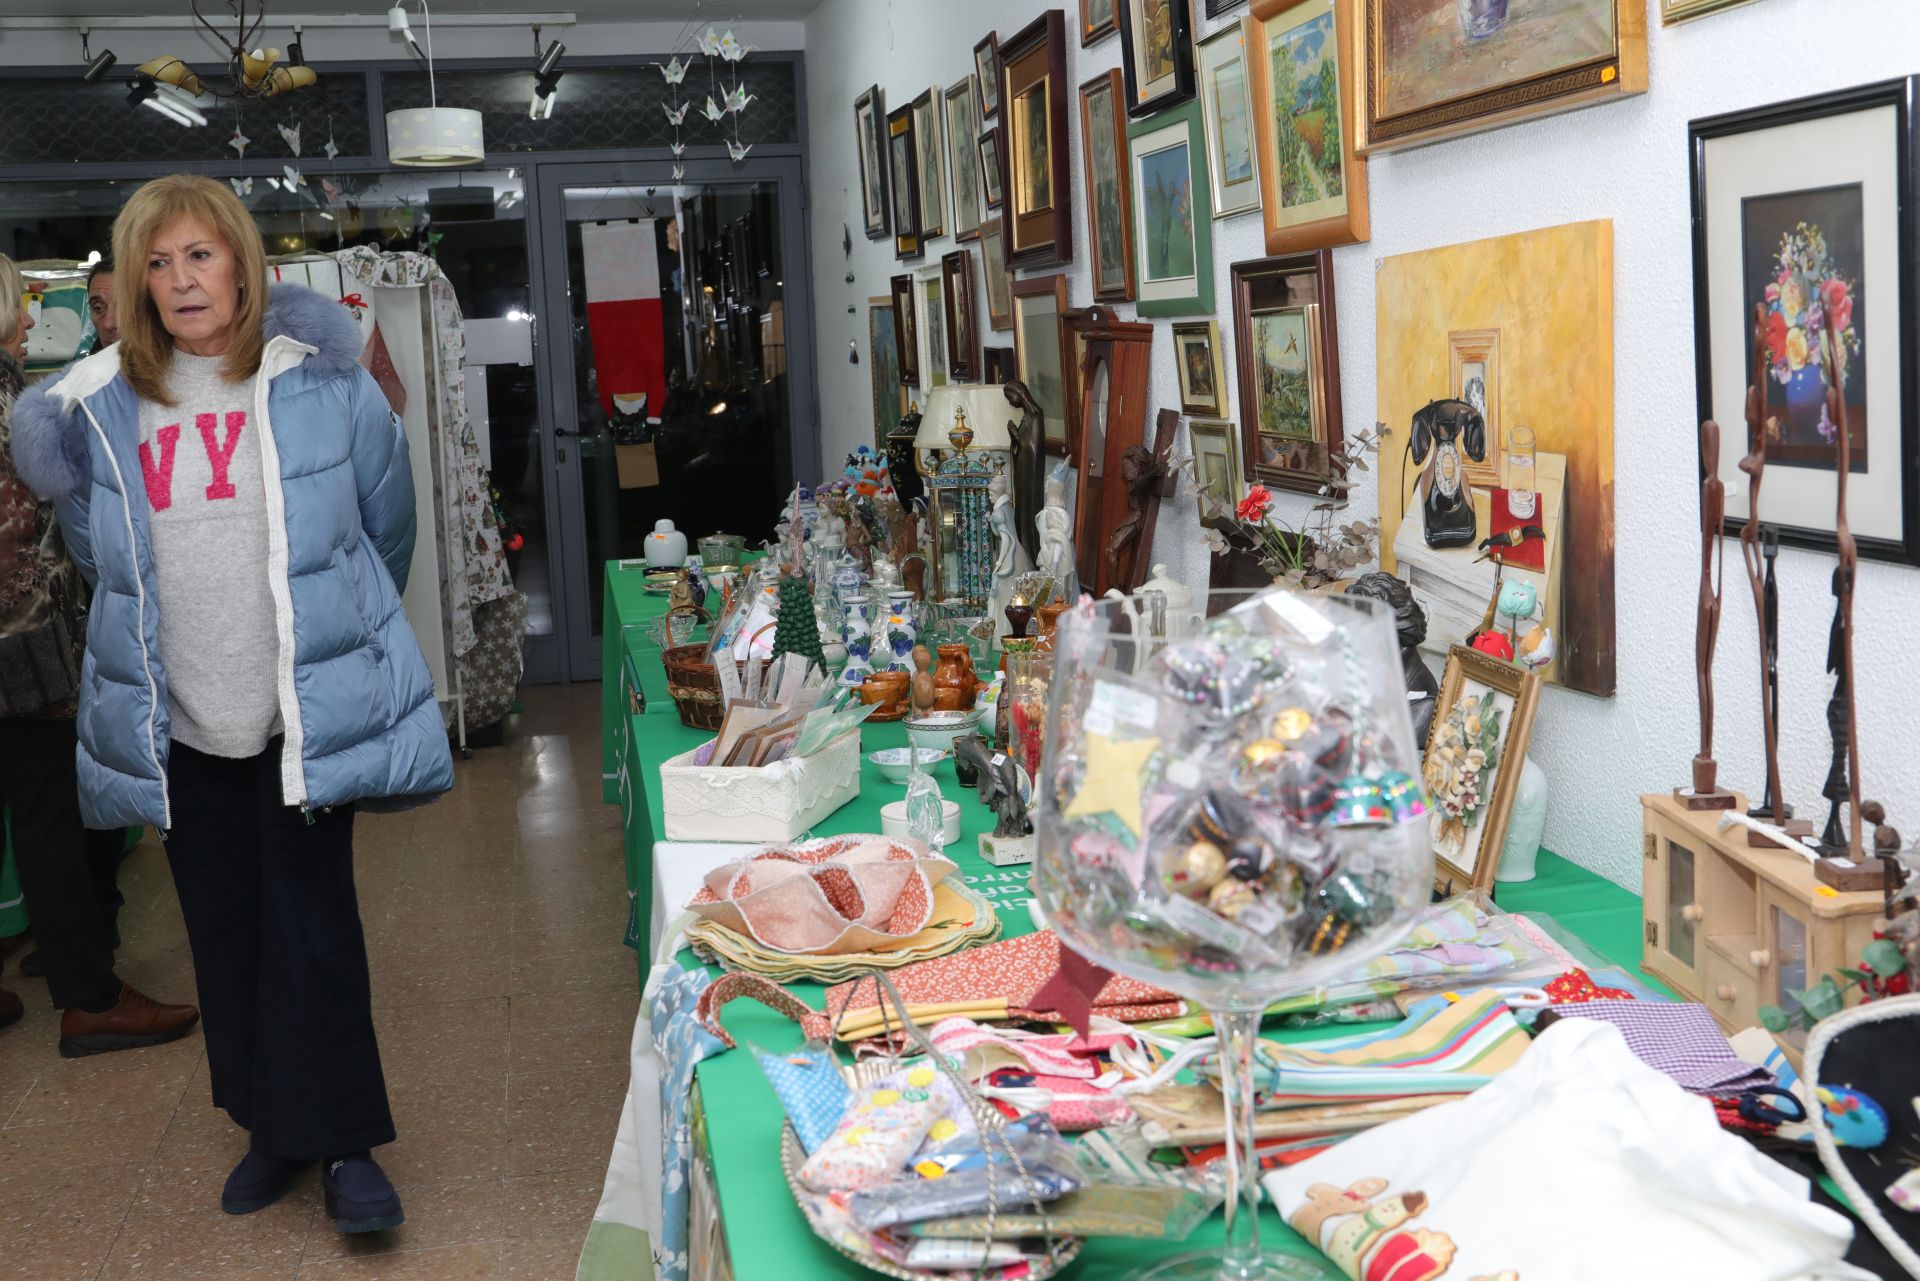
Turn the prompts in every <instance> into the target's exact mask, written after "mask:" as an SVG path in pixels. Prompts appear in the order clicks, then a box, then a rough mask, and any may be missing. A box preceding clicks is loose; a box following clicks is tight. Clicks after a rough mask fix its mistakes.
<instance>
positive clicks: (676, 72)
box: [653, 57, 692, 85]
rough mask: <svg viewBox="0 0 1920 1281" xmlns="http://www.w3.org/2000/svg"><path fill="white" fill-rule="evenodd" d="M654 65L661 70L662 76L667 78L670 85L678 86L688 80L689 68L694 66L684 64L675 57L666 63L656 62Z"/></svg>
mask: <svg viewBox="0 0 1920 1281" xmlns="http://www.w3.org/2000/svg"><path fill="white" fill-rule="evenodd" d="M653 65H654V66H656V67H658V68H660V74H661V75H663V76H665V77H666V80H667V83H668V84H670V85H677V84H679V83H680V82H681V81H682V80H685V79H686V78H687V68H688V67H689V66H690V65H692V64H690V63H685V62H682V61H680V59H679V58H678V57H674V58H671V59H669V60H668V61H666V62H656V63H654V64H653Z"/></svg>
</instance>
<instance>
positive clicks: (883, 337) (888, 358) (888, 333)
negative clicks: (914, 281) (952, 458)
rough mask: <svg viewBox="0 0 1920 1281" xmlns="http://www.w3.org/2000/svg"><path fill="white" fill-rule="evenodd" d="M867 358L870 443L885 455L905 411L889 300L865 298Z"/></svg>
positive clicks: (891, 303)
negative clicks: (870, 397) (870, 386)
mask: <svg viewBox="0 0 1920 1281" xmlns="http://www.w3.org/2000/svg"><path fill="white" fill-rule="evenodd" d="M867 355H868V357H869V359H868V362H867V374H868V376H869V377H870V378H871V379H872V380H873V442H874V447H875V448H877V449H879V450H880V451H881V452H883V453H884V452H885V451H886V448H887V436H888V434H889V433H891V432H892V431H893V430H894V429H895V428H896V427H898V426H899V425H900V419H901V417H902V416H903V415H905V413H906V410H907V395H906V392H905V391H904V390H903V389H902V387H901V381H900V334H899V331H898V330H897V329H896V328H895V326H894V321H893V299H892V298H891V297H886V298H869V299H867Z"/></svg>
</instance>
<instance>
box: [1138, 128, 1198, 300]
mask: <svg viewBox="0 0 1920 1281" xmlns="http://www.w3.org/2000/svg"><path fill="white" fill-rule="evenodd" d="M1136 169H1137V172H1136V173H1135V175H1134V181H1135V183H1136V185H1137V187H1138V190H1139V196H1138V199H1139V201H1140V208H1141V214H1142V218H1141V224H1140V227H1139V235H1140V236H1141V237H1142V248H1143V250H1144V253H1145V256H1146V276H1147V279H1148V280H1154V281H1163V280H1183V279H1188V278H1190V277H1192V275H1193V272H1194V257H1195V249H1194V243H1193V218H1194V210H1193V157H1192V155H1191V153H1190V152H1189V150H1188V147H1187V144H1186V143H1185V142H1179V143H1175V144H1174V145H1173V146H1170V147H1162V148H1160V149H1158V150H1156V151H1148V152H1143V153H1141V155H1140V156H1139V157H1138V158H1137V160H1136Z"/></svg>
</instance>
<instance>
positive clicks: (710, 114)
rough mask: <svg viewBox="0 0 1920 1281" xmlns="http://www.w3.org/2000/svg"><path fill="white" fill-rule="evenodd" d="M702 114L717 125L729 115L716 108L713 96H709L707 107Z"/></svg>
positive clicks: (702, 110)
mask: <svg viewBox="0 0 1920 1281" xmlns="http://www.w3.org/2000/svg"><path fill="white" fill-rule="evenodd" d="M701 114H702V115H704V116H705V117H706V118H707V119H709V120H711V121H713V122H714V123H715V124H719V123H720V120H721V118H722V117H723V116H725V115H726V114H727V113H726V112H724V111H722V110H720V108H718V107H716V106H714V105H713V95H712V94H708V95H707V105H706V106H705V107H704V108H702V109H701Z"/></svg>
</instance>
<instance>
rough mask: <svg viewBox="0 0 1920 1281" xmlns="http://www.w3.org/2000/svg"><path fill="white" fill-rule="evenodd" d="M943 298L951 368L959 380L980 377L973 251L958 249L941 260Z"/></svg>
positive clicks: (941, 295)
mask: <svg viewBox="0 0 1920 1281" xmlns="http://www.w3.org/2000/svg"><path fill="white" fill-rule="evenodd" d="M940 298H941V305H942V306H943V307H944V308H945V309H946V315H945V320H946V330H947V371H948V372H949V373H951V374H952V375H953V380H954V381H955V382H961V383H971V382H979V381H980V329H979V321H978V319H977V317H976V316H975V314H974V307H975V306H976V305H977V304H976V303H975V302H974V297H973V255H972V254H971V253H969V252H967V251H966V250H965V249H956V250H954V251H953V252H952V253H950V254H948V255H947V256H946V257H944V258H942V259H941V260H940Z"/></svg>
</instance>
